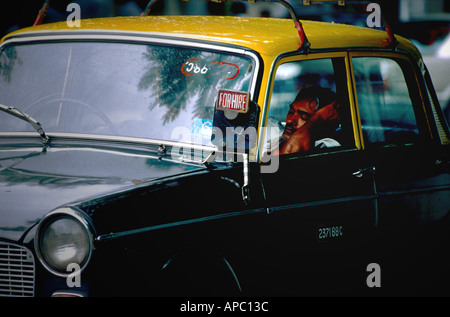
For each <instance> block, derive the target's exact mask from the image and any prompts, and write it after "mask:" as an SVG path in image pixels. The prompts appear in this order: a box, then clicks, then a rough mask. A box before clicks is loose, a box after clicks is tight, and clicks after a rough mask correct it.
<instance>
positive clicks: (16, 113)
mask: <svg viewBox="0 0 450 317" xmlns="http://www.w3.org/2000/svg"><path fill="white" fill-rule="evenodd" d="M0 110H1V111H4V112H6V113H9V114H11V115H13V116H15V117H17V118H19V119H22V120H24V121H26V122H28V123H29V124H31V125H32V126H33V128H34V129H35V130H36V131H37V133H39V135H40V136H41V138H42V141H43V142H44V144H45V145H46V144H48V143H49V142H50V138H49V137H48V136H47V135H46V134H45V132H44V129H43V128H42V125H41V124H40V123H39V122H38V121H37V120H36V119H34V118H33V117H31V116H30V115H27V114H25V113H23V112H22V111H20V110H19V109H17V108H14V107H7V106H5V105H2V104H0Z"/></svg>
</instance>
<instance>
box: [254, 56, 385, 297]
mask: <svg viewBox="0 0 450 317" xmlns="http://www.w3.org/2000/svg"><path fill="white" fill-rule="evenodd" d="M348 74H349V67H348V59H347V54H346V53H333V54H316V55H308V57H304V56H303V57H302V58H299V57H296V56H291V57H287V58H285V59H280V60H279V61H278V63H277V66H276V67H275V71H274V75H273V83H272V96H271V99H270V108H269V111H267V112H265V113H264V114H263V115H264V120H265V121H266V127H267V128H266V130H265V136H264V140H265V144H264V151H265V152H266V153H268V154H270V153H271V151H273V150H274V149H276V147H277V146H278V141H279V140H280V135H281V138H282V137H283V135H284V134H283V129H285V128H286V125H287V124H286V121H288V119H286V118H287V113H288V112H289V111H290V110H289V109H290V105H291V103H292V102H293V100H294V99H295V98H296V95H297V93H298V92H299V91H301V90H302V89H305V88H307V87H311V86H320V87H321V88H326V89H330V90H331V91H332V92H333V93H334V96H335V98H336V99H337V100H338V101H339V103H340V104H341V107H340V122H339V125H338V126H337V127H335V128H334V130H333V131H332V132H330V133H331V134H330V135H328V136H327V137H326V139H331V140H334V141H337V143H333V142H331V143H330V144H329V145H328V146H330V147H327V146H324V144H323V143H322V144H321V145H319V143H320V142H315V147H314V148H313V149H312V150H311V151H308V152H306V153H292V154H285V155H279V156H277V157H274V156H272V159H277V160H278V166H277V167H278V168H277V170H276V171H273V172H266V173H262V174H261V182H262V184H263V188H264V193H265V197H266V204H267V213H268V216H267V217H266V221H267V223H266V226H265V232H264V234H265V240H264V241H265V248H266V251H267V253H268V254H271V256H270V262H271V263H272V267H280V268H282V270H283V272H285V275H283V276H284V277H285V278H286V279H288V280H289V281H290V285H291V286H292V287H293V288H295V287H298V286H299V285H308V292H309V294H311V292H313V289H316V290H317V291H318V292H320V293H323V291H325V292H326V290H327V289H323V287H333V286H336V285H340V287H342V288H345V287H346V286H347V285H349V284H351V283H347V282H349V281H350V279H351V277H350V276H351V275H354V274H356V275H355V276H357V277H356V280H353V282H355V283H356V284H358V285H361V283H363V284H364V285H365V278H363V277H362V276H361V275H360V272H365V268H366V266H367V264H369V263H370V262H368V261H370V260H369V258H368V256H369V255H370V252H367V251H368V250H369V249H370V243H371V241H372V239H373V237H374V234H375V232H376V228H377V224H378V214H377V202H376V195H375V188H374V182H373V171H372V169H371V168H370V166H369V165H368V164H369V163H368V162H367V158H366V157H365V154H364V153H363V152H362V151H360V143H359V141H360V140H359V135H358V133H355V132H354V131H357V129H355V127H356V122H355V120H354V118H355V116H354V115H355V109H354V104H353V100H352V95H351V93H350V90H349V87H350V83H351V80H350V79H349V78H348ZM318 103H319V104H320V103H328V101H325V99H322V100H319V101H318ZM268 157H269V158H270V156H268ZM265 160H266V161H269V160H270V159H267V158H264V156H263V161H265ZM266 261H269V260H268V259H266ZM325 272H327V273H325ZM358 274H359V275H358ZM338 280H339V281H338ZM325 285H327V286H325ZM284 287H285V286H284Z"/></svg>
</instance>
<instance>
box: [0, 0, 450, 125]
mask: <svg viewBox="0 0 450 317" xmlns="http://www.w3.org/2000/svg"><path fill="white" fill-rule="evenodd" d="M287 1H288V2H289V3H290V4H291V5H292V6H293V7H294V8H295V10H296V11H297V14H298V15H299V16H300V18H301V19H309V20H316V21H326V22H336V23H348V24H354V25H359V26H366V20H367V17H368V16H369V14H370V12H366V5H362V4H359V5H347V6H346V7H340V6H338V5H337V4H322V5H310V6H304V5H302V4H301V2H303V0H287ZM71 2H74V3H78V4H79V5H80V7H81V18H94V17H108V16H133V15H140V14H141V13H142V12H143V11H144V9H145V7H146V5H147V4H148V0H77V1H70V0H52V1H51V7H50V9H49V10H48V13H47V17H46V18H45V20H44V23H48V22H54V21H64V20H66V19H67V16H68V15H69V14H70V13H71V12H67V11H66V9H67V5H68V4H69V3H71ZM373 2H376V3H378V4H380V6H381V11H382V14H383V16H384V17H385V18H386V20H387V21H388V22H389V24H390V26H391V27H392V29H393V30H394V32H395V33H397V34H399V35H402V36H404V37H406V38H408V39H410V40H412V41H413V43H414V44H415V45H416V46H417V47H418V48H419V50H420V51H421V52H422V54H423V56H424V59H425V63H426V65H427V66H428V68H429V70H430V73H431V76H432V80H433V83H434V85H435V88H436V91H437V94H438V98H439V100H440V103H441V106H442V108H443V110H444V112H445V115H446V117H447V120H449V121H450V76H449V75H448V74H450V35H449V34H450V0H378V1H373ZM43 4H44V0H15V1H8V2H5V1H4V2H3V6H2V8H1V9H0V36H3V35H5V34H7V33H9V32H11V31H14V30H16V29H19V28H23V27H27V26H31V25H32V24H33V23H34V21H35V19H36V16H37V14H38V11H39V9H41V7H42V5H43ZM343 11H344V12H343ZM150 15H238V16H249V17H258V16H261V17H274V18H289V14H288V12H287V10H286V9H285V8H284V7H283V6H282V5H280V4H277V3H267V2H265V3H256V4H248V3H246V2H225V3H216V2H211V1H203V0H190V1H182V0H159V1H157V2H156V3H155V4H154V5H153V6H152V10H151V12H150Z"/></svg>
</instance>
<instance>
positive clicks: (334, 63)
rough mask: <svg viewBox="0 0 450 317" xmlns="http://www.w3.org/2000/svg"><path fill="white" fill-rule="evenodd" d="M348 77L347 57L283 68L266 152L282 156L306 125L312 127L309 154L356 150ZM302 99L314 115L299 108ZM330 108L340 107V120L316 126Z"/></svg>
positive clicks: (272, 102) (277, 81)
mask: <svg viewBox="0 0 450 317" xmlns="http://www.w3.org/2000/svg"><path fill="white" fill-rule="evenodd" d="M346 76H347V73H346V67H345V59H344V57H337V58H322V59H314V60H302V61H293V62H287V63H284V64H281V65H280V66H279V67H278V68H277V70H276V73H275V79H274V83H273V90H272V96H271V100H270V109H269V113H268V117H267V129H266V130H267V131H266V134H265V143H264V152H265V153H268V154H283V153H282V152H281V149H282V147H283V146H284V145H285V144H287V142H289V138H290V137H291V136H292V135H293V134H294V133H297V134H299V133H298V132H297V131H299V129H300V128H301V127H302V126H303V125H304V126H303V128H302V129H305V127H306V126H310V127H312V128H311V129H310V131H311V138H312V141H311V150H309V151H306V152H311V151H317V150H320V151H327V149H328V150H336V149H338V148H342V147H344V146H345V147H348V146H354V141H353V133H352V129H351V124H350V115H349V101H348V87H347V77H346ZM302 98H303V99H305V100H309V101H308V103H309V104H310V105H312V106H311V107H310V110H311V111H310V110H305V109H302V108H301V107H302V106H301V105H299V106H297V104H298V100H300V99H302ZM313 99H315V101H312V100H313ZM331 104H337V105H339V108H338V114H337V116H338V118H336V117H334V118H333V120H330V121H329V122H328V123H327V122H322V123H321V124H320V125H314V124H313V120H314V118H315V117H317V116H318V115H319V113H320V112H321V113H323V110H325V109H324V108H325V107H327V106H329V105H331ZM322 117H323V116H322ZM312 131H314V132H312ZM300 152H303V151H299V153H300ZM301 154H302V153H301Z"/></svg>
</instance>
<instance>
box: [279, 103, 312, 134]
mask: <svg viewBox="0 0 450 317" xmlns="http://www.w3.org/2000/svg"><path fill="white" fill-rule="evenodd" d="M316 109H317V101H316V99H300V100H296V101H294V102H293V103H292V104H291V105H290V107H289V112H288V114H287V116H286V126H285V128H284V133H283V138H284V139H286V140H289V138H290V137H291V136H292V134H294V132H295V131H297V130H298V129H299V128H300V127H301V126H302V125H304V124H305V123H306V122H307V121H308V120H309V119H310V118H311V117H312V116H313V114H314V113H316Z"/></svg>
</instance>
